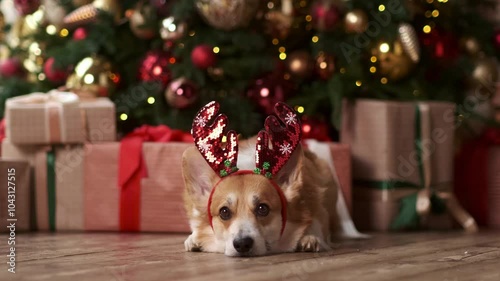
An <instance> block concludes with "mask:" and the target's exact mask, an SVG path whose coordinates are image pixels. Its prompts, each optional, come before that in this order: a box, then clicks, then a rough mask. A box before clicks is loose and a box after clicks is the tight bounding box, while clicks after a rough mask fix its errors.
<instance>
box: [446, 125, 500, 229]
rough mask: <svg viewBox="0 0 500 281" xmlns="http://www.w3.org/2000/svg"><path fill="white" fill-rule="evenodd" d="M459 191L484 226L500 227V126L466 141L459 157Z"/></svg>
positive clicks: (461, 199)
mask: <svg viewBox="0 0 500 281" xmlns="http://www.w3.org/2000/svg"><path fill="white" fill-rule="evenodd" d="M455 171H456V173H455V193H456V194H457V198H458V199H459V200H460V202H461V203H462V204H463V205H464V207H465V209H467V210H468V211H469V212H470V213H471V215H472V216H473V217H474V218H475V219H476V220H477V222H478V223H479V224H480V225H483V226H489V227H495V228H500V129H499V128H489V129H486V130H485V131H484V133H483V134H482V135H481V137H479V138H477V139H474V140H471V141H469V142H467V143H464V144H463V145H462V147H461V150H460V152H459V153H458V155H457V156H456V159H455Z"/></svg>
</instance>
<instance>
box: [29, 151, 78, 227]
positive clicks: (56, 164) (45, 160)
mask: <svg viewBox="0 0 500 281" xmlns="http://www.w3.org/2000/svg"><path fill="white" fill-rule="evenodd" d="M86 153H87V152H86V151H85V150H84V147H83V146H82V145H65V146H58V147H46V148H45V149H40V150H39V151H37V152H36V153H35V159H34V165H35V186H36V188H35V209H36V221H37V229H38V230H41V231H82V230H84V223H83V222H84V214H85V213H84V200H83V199H84V189H83V173H84V157H85V155H86Z"/></svg>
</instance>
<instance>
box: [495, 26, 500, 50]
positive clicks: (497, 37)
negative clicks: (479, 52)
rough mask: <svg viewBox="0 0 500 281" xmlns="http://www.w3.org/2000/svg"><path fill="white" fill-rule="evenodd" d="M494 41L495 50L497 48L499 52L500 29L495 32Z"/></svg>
mask: <svg viewBox="0 0 500 281" xmlns="http://www.w3.org/2000/svg"><path fill="white" fill-rule="evenodd" d="M494 37H495V38H494V40H493V43H494V45H495V48H497V50H500V29H497V30H496V31H495V34H494Z"/></svg>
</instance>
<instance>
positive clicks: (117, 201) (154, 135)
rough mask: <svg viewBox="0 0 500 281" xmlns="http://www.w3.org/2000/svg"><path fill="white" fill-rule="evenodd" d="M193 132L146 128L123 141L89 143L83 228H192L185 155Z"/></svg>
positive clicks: (123, 229) (85, 168) (120, 229)
mask: <svg viewBox="0 0 500 281" xmlns="http://www.w3.org/2000/svg"><path fill="white" fill-rule="evenodd" d="M192 145H193V140H192V137H191V135H190V134H187V133H184V132H182V131H179V130H171V129H169V128H168V127H166V126H158V127H150V126H143V127H140V128H138V129H136V130H135V131H133V132H132V133H130V134H129V135H127V136H125V137H124V138H123V139H122V140H121V142H119V143H102V144H86V145H85V147H86V148H85V149H86V150H88V151H89V153H87V154H86V156H85V163H84V170H85V173H84V190H85V192H84V209H85V222H84V224H85V229H86V230H94V231H125V232H136V231H145V232H189V230H190V229H189V225H188V220H187V217H186V214H185V210H184V204H183V200H182V194H183V191H184V182H183V179H182V167H181V163H182V161H181V159H182V154H183V153H184V150H185V149H186V148H188V147H190V146H192Z"/></svg>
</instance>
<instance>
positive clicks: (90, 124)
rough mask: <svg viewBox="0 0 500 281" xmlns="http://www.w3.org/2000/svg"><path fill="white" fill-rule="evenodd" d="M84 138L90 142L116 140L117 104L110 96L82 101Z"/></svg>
mask: <svg viewBox="0 0 500 281" xmlns="http://www.w3.org/2000/svg"><path fill="white" fill-rule="evenodd" d="M80 110H81V113H82V122H83V124H82V125H83V132H84V139H85V140H86V141H89V142H110V141H116V112H115V104H114V103H113V102H112V101H111V100H110V99H109V98H104V97H100V98H95V99H85V100H81V101H80Z"/></svg>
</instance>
